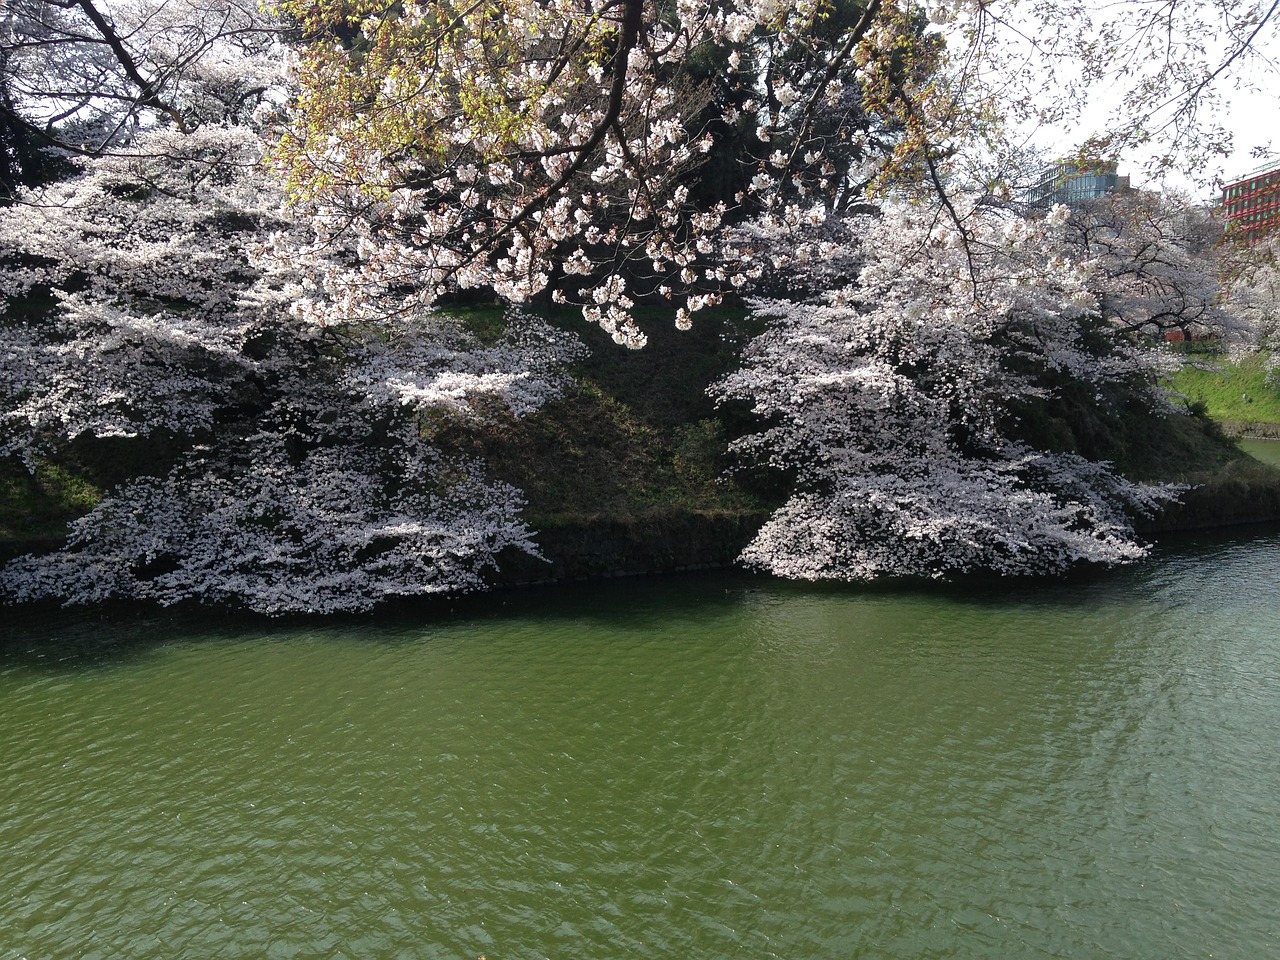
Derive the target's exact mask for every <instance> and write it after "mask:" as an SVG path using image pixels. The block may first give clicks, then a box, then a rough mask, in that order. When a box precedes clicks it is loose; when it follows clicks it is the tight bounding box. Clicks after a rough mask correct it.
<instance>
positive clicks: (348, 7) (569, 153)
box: [276, 0, 940, 346]
mask: <svg viewBox="0 0 1280 960" xmlns="http://www.w3.org/2000/svg"><path fill="white" fill-rule="evenodd" d="M279 8H280V10H281V11H283V12H284V13H285V14H286V15H291V16H293V17H296V18H297V19H298V20H299V22H300V25H301V28H302V29H303V31H304V32H305V34H306V35H307V36H308V37H310V38H311V41H310V42H309V43H308V44H306V45H305V46H304V47H303V48H302V51H301V59H300V62H299V66H298V73H297V76H298V81H299V83H300V86H301V90H302V93H301V95H300V97H299V99H298V101H297V104H296V106H295V112H294V122H293V124H292V125H291V127H290V129H289V131H288V132H287V133H286V135H285V137H284V138H283V141H282V143H281V146H280V148H279V150H278V151H277V152H276V157H277V161H278V163H279V165H280V167H281V169H282V170H283V172H284V175H285V176H286V178H287V180H288V183H289V185H290V187H291V190H292V192H293V194H294V196H295V197H296V198H298V199H299V200H301V201H303V202H305V203H307V204H310V205H311V207H312V210H313V223H314V225H315V229H316V241H315V243H314V244H313V245H311V246H308V247H306V248H304V249H301V250H298V251H297V252H296V261H297V264H298V266H299V267H300V268H301V267H303V266H304V265H305V264H306V263H307V262H308V261H310V260H311V259H312V258H313V256H314V252H315V250H316V249H321V248H323V249H328V248H331V247H332V246H333V245H334V244H337V243H343V242H345V243H347V244H348V245H349V247H350V249H351V250H352V251H353V253H354V255H355V256H357V257H358V259H359V263H358V264H353V265H351V266H349V267H348V268H347V269H345V270H342V271H330V272H327V273H325V274H324V275H322V276H319V277H317V278H316V291H317V293H316V296H315V297H314V299H313V300H312V301H311V302H310V303H308V304H306V305H305V306H306V309H307V310H309V311H311V312H312V313H314V315H315V316H316V317H317V318H320V317H323V318H328V320H329V322H345V321H347V320H349V319H353V318H360V319H365V318H367V317H368V315H369V312H370V311H369V301H370V299H371V298H370V296H369V295H368V294H366V293H365V292H364V291H366V290H369V289H372V290H374V291H375V297H374V298H375V299H376V295H377V292H378V291H381V290H385V289H390V288H394V289H396V290H397V291H400V292H401V293H402V294H405V295H408V297H410V298H411V299H406V300H405V301H404V302H406V303H407V304H408V303H413V304H425V303H430V302H432V301H434V300H435V299H436V298H438V297H439V296H441V295H444V294H446V293H448V292H450V291H451V290H454V289H468V288H485V289H491V290H493V291H494V292H495V293H496V294H497V295H498V296H499V297H502V298H504V299H508V300H511V301H514V302H524V301H527V300H529V299H530V298H532V297H534V296H536V295H539V294H542V293H543V292H547V293H548V294H549V296H550V297H551V298H552V299H554V300H558V301H561V302H575V303H579V304H580V305H581V306H582V309H583V313H584V315H585V316H586V317H587V318H588V319H589V320H592V321H594V322H597V323H599V324H601V325H602V326H603V327H604V328H605V329H606V330H607V331H609V332H610V333H611V334H612V335H613V336H614V338H615V339H616V340H617V341H618V342H620V343H625V344H627V345H629V346H639V345H641V344H642V343H643V342H644V337H643V335H642V333H641V332H640V331H639V330H638V328H637V327H636V326H635V324H634V322H633V320H632V317H631V312H632V311H631V308H632V307H633V306H634V305H635V303H637V302H638V301H639V300H641V299H647V298H650V297H658V298H665V299H668V300H671V301H673V302H674V303H675V304H676V305H677V306H678V308H679V309H678V312H677V320H676V322H677V324H678V325H679V326H687V324H688V323H689V315H690V314H691V313H692V312H694V311H696V310H697V309H700V308H702V307H705V306H707V305H710V304H713V303H716V302H718V300H719V297H720V295H721V293H722V292H723V291H724V290H728V289H733V288H734V287H735V286H740V285H741V284H742V282H743V281H744V279H745V278H746V273H745V271H744V270H743V269H739V268H738V266H736V265H735V264H734V263H733V261H732V259H730V258H726V257H725V256H724V254H723V253H722V251H721V250H720V249H719V245H718V239H719V232H720V229H721V227H722V226H723V225H725V223H726V222H727V221H728V220H729V219H731V218H733V217H736V216H740V213H741V211H740V210H739V208H741V209H743V210H749V211H757V210H759V211H767V212H768V216H769V217H770V218H773V219H779V220H781V221H784V222H788V223H799V222H802V221H803V220H805V219H806V218H809V219H813V218H818V217H821V216H825V207H826V206H828V205H831V204H839V203H842V202H844V201H842V200H841V199H840V198H842V197H847V196H848V195H849V193H850V190H851V189H853V185H854V181H855V180H857V181H859V182H861V181H863V180H866V179H868V178H869V176H870V173H866V172H863V171H861V170H858V169H855V168H856V167H857V165H858V163H859V162H860V161H861V160H863V159H866V160H870V158H871V154H872V153H873V152H875V150H874V149H873V146H872V145H870V144H869V143H868V142H867V138H866V131H867V130H868V129H869V123H868V121H867V120H866V119H865V117H866V115H867V114H868V111H867V110H866V109H865V108H866V104H867V103H869V102H870V101H871V100H872V99H873V98H874V97H876V96H882V95H885V94H883V93H882V92H877V91H875V90H873V88H872V87H873V84H872V81H873V80H883V81H884V82H885V83H888V82H889V81H890V80H892V84H893V86H894V88H895V89H898V88H902V87H905V86H907V85H909V84H911V83H912V82H914V81H915V80H916V79H918V78H920V77H922V76H923V75H924V74H926V73H927V72H928V71H929V69H931V67H932V65H933V63H934V62H935V60H936V54H937V51H938V50H939V49H940V47H939V40H938V38H937V37H936V36H935V37H929V36H926V35H925V33H924V31H923V30H922V20H921V18H920V17H919V16H918V15H917V13H916V10H915V8H914V7H913V6H912V5H910V4H899V3H897V2H896V0H887V2H886V0H870V2H869V3H866V4H831V5H828V4H822V3H813V2H811V0H788V2H776V0H759V2H752V3H741V4H730V3H721V2H712V0H681V2H680V3H678V4H675V5H674V6H671V5H658V4H654V3H652V2H650V0H594V2H590V3H585V4H580V3H568V2H559V0H554V2H550V3H523V2H508V0H482V2H478V3H468V4H460V5H456V6H455V5H452V4H450V3H437V2H432V3H422V4H418V3H413V4H406V5H403V6H397V7H394V8H387V7H385V5H382V4H379V3H373V2H365V0H356V2H338V3H327V4H312V3H301V2H291V0H284V2H281V3H280V4H279ZM708 62H709V63H713V64H721V63H722V64H724V66H725V68H726V70H727V75H721V74H720V73H719V71H716V70H708V69H706V68H705V67H704V66H701V64H704V63H708ZM713 76H714V77H716V79H715V80H714V81H713V80H712V79H711V78H712V77H713ZM859 86H860V87H861V89H860V91H855V88H857V87H859ZM893 119H894V121H895V122H899V121H900V119H901V118H897V117H895V118H893ZM731 128H732V129H733V130H736V131H738V132H739V135H737V142H738V143H740V144H741V143H743V142H746V141H749V142H750V146H749V147H748V148H747V149H744V150H741V151H737V152H736V153H735V152H734V151H729V152H728V153H729V156H730V157H732V159H731V160H730V161H729V162H732V163H741V164H743V165H744V167H745V170H744V174H745V175H743V174H738V175H736V176H732V175H731V176H729V177H728V179H729V180H730V181H733V180H735V179H736V180H737V181H738V182H740V183H742V184H743V186H742V189H740V190H738V191H737V192H736V193H735V194H734V195H732V196H727V197H726V196H716V197H714V200H713V202H709V203H708V202H706V201H707V200H708V199H709V198H708V196H707V192H706V191H701V192H699V191H697V190H693V189H691V184H694V185H695V186H696V180H695V179H694V177H693V175H692V173H693V171H694V170H695V169H696V168H697V167H698V166H699V165H700V164H702V163H703V162H704V161H705V160H706V158H707V157H708V156H709V155H711V154H713V153H717V152H723V140H724V138H725V135H726V134H727V131H729V130H730V129H731ZM713 193H714V191H713Z"/></svg>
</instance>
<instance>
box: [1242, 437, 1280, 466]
mask: <svg viewBox="0 0 1280 960" xmlns="http://www.w3.org/2000/svg"><path fill="white" fill-rule="evenodd" d="M1240 449H1241V450H1243V451H1244V452H1245V453H1247V454H1249V456H1251V457H1253V458H1254V459H1255V460H1261V461H1262V462H1263V463H1270V464H1272V465H1274V466H1278V467H1280V440H1241V441H1240Z"/></svg>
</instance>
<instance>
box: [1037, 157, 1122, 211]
mask: <svg viewBox="0 0 1280 960" xmlns="http://www.w3.org/2000/svg"><path fill="white" fill-rule="evenodd" d="M1128 189H1129V177H1128V176H1127V175H1126V176H1122V175H1121V174H1120V173H1118V172H1117V164H1116V162H1115V161H1114V160H1100V161H1097V162H1094V163H1081V162H1080V161H1078V160H1059V161H1058V162H1057V163H1054V164H1051V165H1050V166H1047V167H1045V168H1044V169H1043V170H1041V171H1040V178H1039V179H1038V180H1037V181H1036V183H1035V184H1034V185H1033V186H1032V187H1031V189H1030V191H1029V197H1028V199H1029V200H1030V201H1031V203H1032V204H1033V205H1035V206H1037V207H1051V206H1053V205H1054V204H1056V203H1061V204H1065V205H1066V206H1073V205H1075V204H1079V203H1085V202H1086V201H1089V200H1096V199H1097V198H1098V197H1105V196H1106V195H1107V194H1110V193H1119V192H1123V191H1125V190H1128Z"/></svg>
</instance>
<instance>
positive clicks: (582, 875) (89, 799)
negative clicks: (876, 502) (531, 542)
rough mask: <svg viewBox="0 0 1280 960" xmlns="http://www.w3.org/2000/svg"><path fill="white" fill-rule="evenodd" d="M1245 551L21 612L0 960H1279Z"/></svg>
mask: <svg viewBox="0 0 1280 960" xmlns="http://www.w3.org/2000/svg"><path fill="white" fill-rule="evenodd" d="M1277 571H1280V535H1276V534H1275V533H1270V534H1267V533H1260V534H1256V535H1250V536H1248V537H1246V538H1244V539H1237V540H1230V539H1220V538H1200V539H1194V540H1193V539H1188V540H1185V541H1183V542H1182V543H1180V544H1179V545H1178V546H1177V547H1176V548H1165V549H1163V550H1162V552H1161V554H1160V555H1159V556H1157V557H1156V558H1155V559H1154V560H1153V561H1151V562H1150V563H1147V564H1145V565H1143V566H1141V567H1138V568H1135V569H1133V570H1130V571H1125V572H1122V573H1119V574H1105V575H1094V576H1090V577H1084V578H1079V579H1075V580H1070V581H1061V582H1056V581H1055V582H1044V581H1039V582H1008V583H994V584H987V585H984V586H975V585H973V584H965V585H959V586H942V587H929V588H926V589H915V588H902V587H898V588H892V587H891V588H875V589H870V590H868V589H850V588H844V589H812V588H802V587H797V586H794V585H788V584H777V583H774V582H773V581H769V580H764V579H754V578H746V577H738V576H720V575H711V576H699V577H687V578H679V579H676V578H672V579H667V580H631V581H620V582H614V583H610V584H608V585H603V586H602V585H591V586H590V587H587V588H582V589H565V590H554V591H551V590H548V591H527V592H521V593H508V594H503V595H499V596H494V597H491V598H488V599H487V600H485V601H482V602H479V603H477V604H472V605H469V606H464V607H460V608H459V609H457V610H455V611H454V612H452V613H449V612H448V611H441V610H433V612H431V613H430V614H429V615H419V616H409V615H399V616H396V617H383V618H380V619H366V620H358V621H351V622H347V623H341V624H327V623H326V624H321V625H316V624H307V623H302V624H293V625H286V626H283V627H282V626H279V625H276V624H268V625H265V626H264V624H263V623H262V622H261V621H249V622H247V623H240V624H233V625H227V626H222V627H218V626H210V624H209V623H208V622H207V620H204V621H202V620H184V619H180V618H174V617H170V616H166V615H163V614H160V615H148V616H133V617H132V618H128V617H123V616H121V617H116V618H113V619H110V620H106V621H104V620H103V619H102V618H101V617H100V616H99V615H95V614H88V615H79V616H59V617H56V618H53V619H49V618H47V617H46V618H43V619H42V620H41V621H39V622H32V621H31V619H30V618H28V620H27V622H24V623H20V624H18V625H17V627H16V633H15V635H14V636H12V637H11V638H10V639H9V641H8V642H7V643H6V644H5V645H4V646H3V648H0V705H2V706H0V850H3V851H4V856H3V857H0V891H4V893H3V894H0V956H3V957H5V958H8V957H23V956H27V957H55V956H56V957H66V956H102V957H120V956H130V957H171V956H200V957H206V956H209V957H212V956H250V955H251V956H260V955H262V956H280V957H291V956H306V957H328V956H332V957H340V956H342V957H368V956H406V957H409V956H411V957H429V958H436V957H439V958H467V957H476V956H478V955H480V954H485V955H486V956H487V957H489V958H490V960H497V958H507V957H511V958H539V957H564V958H588V957H590V958H593V960H597V958H624V957H626V958H632V957H684V956H689V957H693V956H698V957H710V958H719V957H739V956H741V957H785V958H791V960H795V958H828V957H869V958H871V957H875V958H879V957H904V958H907V957H910V958H917V957H983V956H986V957H1104V956H1106V957H1153V958H1155V957H1160V958H1165V957H1181V956H1188V957H1190V956H1208V955H1211V954H1212V955H1215V956H1237V957H1259V958H1260V957H1265V956H1276V955H1280V930H1278V927H1277V919H1276V911H1275V904H1276V903H1278V902H1280V841H1278V840H1277V837H1276V834H1275V824H1276V823H1277V822H1278V821H1280V764H1277V763H1276V755H1275V746H1274V745H1275V743H1276V742H1278V741H1280V642H1278V641H1277V637H1278V636H1280V611H1278V610H1277V605H1276V600H1275V597H1276V587H1277V579H1278V574H1277ZM4 951H8V952H7V953H5V952H4Z"/></svg>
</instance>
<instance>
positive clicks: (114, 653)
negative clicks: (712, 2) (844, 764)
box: [0, 523, 1280, 673]
mask: <svg viewBox="0 0 1280 960" xmlns="http://www.w3.org/2000/svg"><path fill="white" fill-rule="evenodd" d="M1272 540H1273V541H1276V543H1277V544H1278V545H1280V524H1274V523H1273V524H1259V525H1251V526H1247V527H1234V528H1225V529H1216V530H1206V531H1196V532H1192V533H1182V534H1169V535H1166V536H1163V537H1162V538H1161V539H1160V540H1159V541H1158V542H1157V543H1156V544H1154V546H1153V548H1152V552H1151V555H1150V556H1149V557H1148V558H1147V559H1146V560H1144V561H1142V562H1140V563H1138V564H1135V565H1133V566H1130V567H1125V568H1119V569H1117V568H1103V567H1086V568H1080V569H1077V570H1075V571H1072V572H1071V573H1069V574H1067V575H1065V576H1060V577H1001V576H996V575H991V574H976V573H975V574H967V575H963V576H956V577H951V578H947V579H939V580H929V579H911V578H898V579H892V580H881V581H876V582H873V583H830V582H828V583H805V582H795V581H787V580H781V579H778V578H775V577H771V576H768V575H765V574H757V573H751V572H748V571H743V570H728V571H698V572H691V573H681V574H669V575H653V576H636V577H618V578H609V579H604V580H595V581H586V582H574V583H565V584H554V585H544V586H527V587H511V588H504V589H498V590H494V591H491V592H487V593H478V594H472V595H468V596H461V597H450V598H425V599H422V598H417V599H406V600H397V601H392V602H390V603H387V604H385V605H383V606H382V607H380V608H379V609H378V610H376V611H374V612H372V613H368V614H359V615H354V614H353V615H329V616H286V617H267V616H263V615H259V614H254V613H251V612H247V611H237V610H234V609H228V608H218V609H209V608H200V607H197V606H194V605H180V606H175V607H172V608H160V607H157V606H155V605H151V604H140V603H125V602H112V603H105V604H99V605H95V606H90V607H79V608H70V609H67V608H62V607H59V606H57V605H55V604H27V605H22V606H18V607H13V608H0V612H3V614H4V619H5V626H4V629H3V630H0V671H4V670H10V669H19V670H30V671H37V672H55V673H60V672H68V671H94V670H104V669H112V668H117V667H122V666H127V665H130V664H134V663H138V662H141V661H144V660H145V659H146V658H148V657H150V656H152V655H153V654H154V653H155V652H156V651H157V650H159V649H161V648H164V647H167V646H171V645H174V644H184V645H185V644H198V643H220V642H236V641H241V640H245V639H262V638H264V637H265V638H270V639H272V640H303V641H310V642H321V643H325V642H333V643H338V642H341V643H350V642H361V643H377V644H396V643H415V644H416V643H423V642H430V641H431V640H432V638H433V636H435V631H436V630H438V629H451V628H454V627H458V626H466V625H471V624H476V625H479V624H483V625H486V626H488V627H493V626H495V625H499V626H500V625H501V624H502V623H503V621H510V622H512V623H513V624H514V623H517V622H518V623H520V624H529V623H538V624H544V625H546V626H548V627H555V626H559V625H565V624H576V625H578V626H579V627H586V628H590V627H591V626H592V625H598V626H600V627H601V628H610V629H612V628H619V627H621V628H625V629H632V630H642V629H646V628H653V629H654V630H655V631H657V630H659V629H660V628H663V627H665V626H666V625H669V624H670V623H672V622H674V621H682V622H687V623H692V624H695V625H696V623H697V622H698V620H699V619H701V618H715V617H718V616H721V615H723V614H725V613H727V612H730V611H732V610H734V609H735V608H738V607H740V606H741V605H743V604H744V603H752V604H759V603H761V602H766V603H768V602H776V603H789V602H793V601H795V600H798V599H807V600H812V601H819V602H821V601H824V600H834V601H845V602H855V603H856V602H859V601H866V602H868V603H885V602H893V601H895V600H901V601H903V602H908V603H913V602H918V601H928V602H931V603H942V604H949V605H953V606H955V607H956V608H957V609H978V610H982V609H992V608H997V607H1010V606H1019V607H1037V608H1061V607H1070V606H1076V605H1080V604H1084V603H1089V604H1098V603H1106V602H1108V600H1109V599H1116V598H1120V597H1125V596H1133V595H1134V591H1135V589H1138V590H1141V589H1142V588H1143V586H1144V585H1148V584H1159V583H1160V582H1163V581H1168V580H1171V579H1172V580H1177V579H1178V578H1179V577H1182V576H1183V575H1185V574H1186V573H1187V572H1188V571H1194V570H1196V569H1200V568H1212V567H1214V566H1215V565H1216V564H1217V562H1218V561H1219V559H1220V558H1221V557H1223V556H1224V555H1225V554H1226V553H1228V552H1229V551H1231V550H1232V549H1233V548H1236V547H1239V546H1241V545H1243V544H1258V543H1265V542H1266V541H1272Z"/></svg>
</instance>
